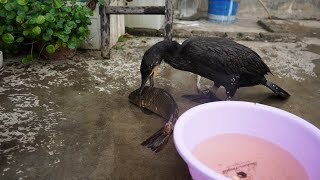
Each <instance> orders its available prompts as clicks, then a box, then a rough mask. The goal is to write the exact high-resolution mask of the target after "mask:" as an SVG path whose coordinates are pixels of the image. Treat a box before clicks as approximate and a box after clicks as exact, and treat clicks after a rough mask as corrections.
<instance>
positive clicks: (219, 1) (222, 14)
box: [208, 0, 238, 24]
mask: <svg viewBox="0 0 320 180" xmlns="http://www.w3.org/2000/svg"><path fill="white" fill-rule="evenodd" d="M237 8H238V2H234V1H233V0H209V6H208V20H209V21H210V22H218V23H226V24H230V23H233V22H234V21H235V20H236V13H237Z"/></svg>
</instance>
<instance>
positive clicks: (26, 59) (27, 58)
mask: <svg viewBox="0 0 320 180" xmlns="http://www.w3.org/2000/svg"><path fill="white" fill-rule="evenodd" d="M30 61H32V56H31V55H28V56H26V57H24V58H22V60H21V62H22V63H23V64H27V63H29V62H30Z"/></svg>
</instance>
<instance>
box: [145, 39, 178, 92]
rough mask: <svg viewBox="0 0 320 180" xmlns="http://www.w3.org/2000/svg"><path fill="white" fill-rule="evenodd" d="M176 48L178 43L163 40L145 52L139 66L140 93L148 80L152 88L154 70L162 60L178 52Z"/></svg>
mask: <svg viewBox="0 0 320 180" xmlns="http://www.w3.org/2000/svg"><path fill="white" fill-rule="evenodd" d="M178 47H179V43H177V42H176V41H169V40H164V41H160V42H158V43H156V44H155V45H153V46H152V47H150V48H149V49H148V50H147V51H146V52H145V54H144V55H143V58H142V61H141V66H140V73H141V80H142V82H141V86H140V93H141V92H142V90H143V88H144V86H145V85H146V83H147V81H148V79H149V81H150V86H151V87H152V86H153V76H154V75H155V73H156V71H155V70H156V68H157V67H158V66H159V65H160V63H161V61H162V60H163V59H166V58H169V57H170V56H172V55H173V54H174V53H175V52H176V51H177V50H178Z"/></svg>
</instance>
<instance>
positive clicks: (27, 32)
mask: <svg viewBox="0 0 320 180" xmlns="http://www.w3.org/2000/svg"><path fill="white" fill-rule="evenodd" d="M29 33H30V30H27V29H25V30H23V32H22V34H23V35H24V36H28V35H29Z"/></svg>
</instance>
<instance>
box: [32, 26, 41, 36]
mask: <svg viewBox="0 0 320 180" xmlns="http://www.w3.org/2000/svg"><path fill="white" fill-rule="evenodd" d="M32 32H33V33H34V34H35V35H39V34H40V33H41V28H40V27H39V26H36V27H34V28H33V29H32Z"/></svg>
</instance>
